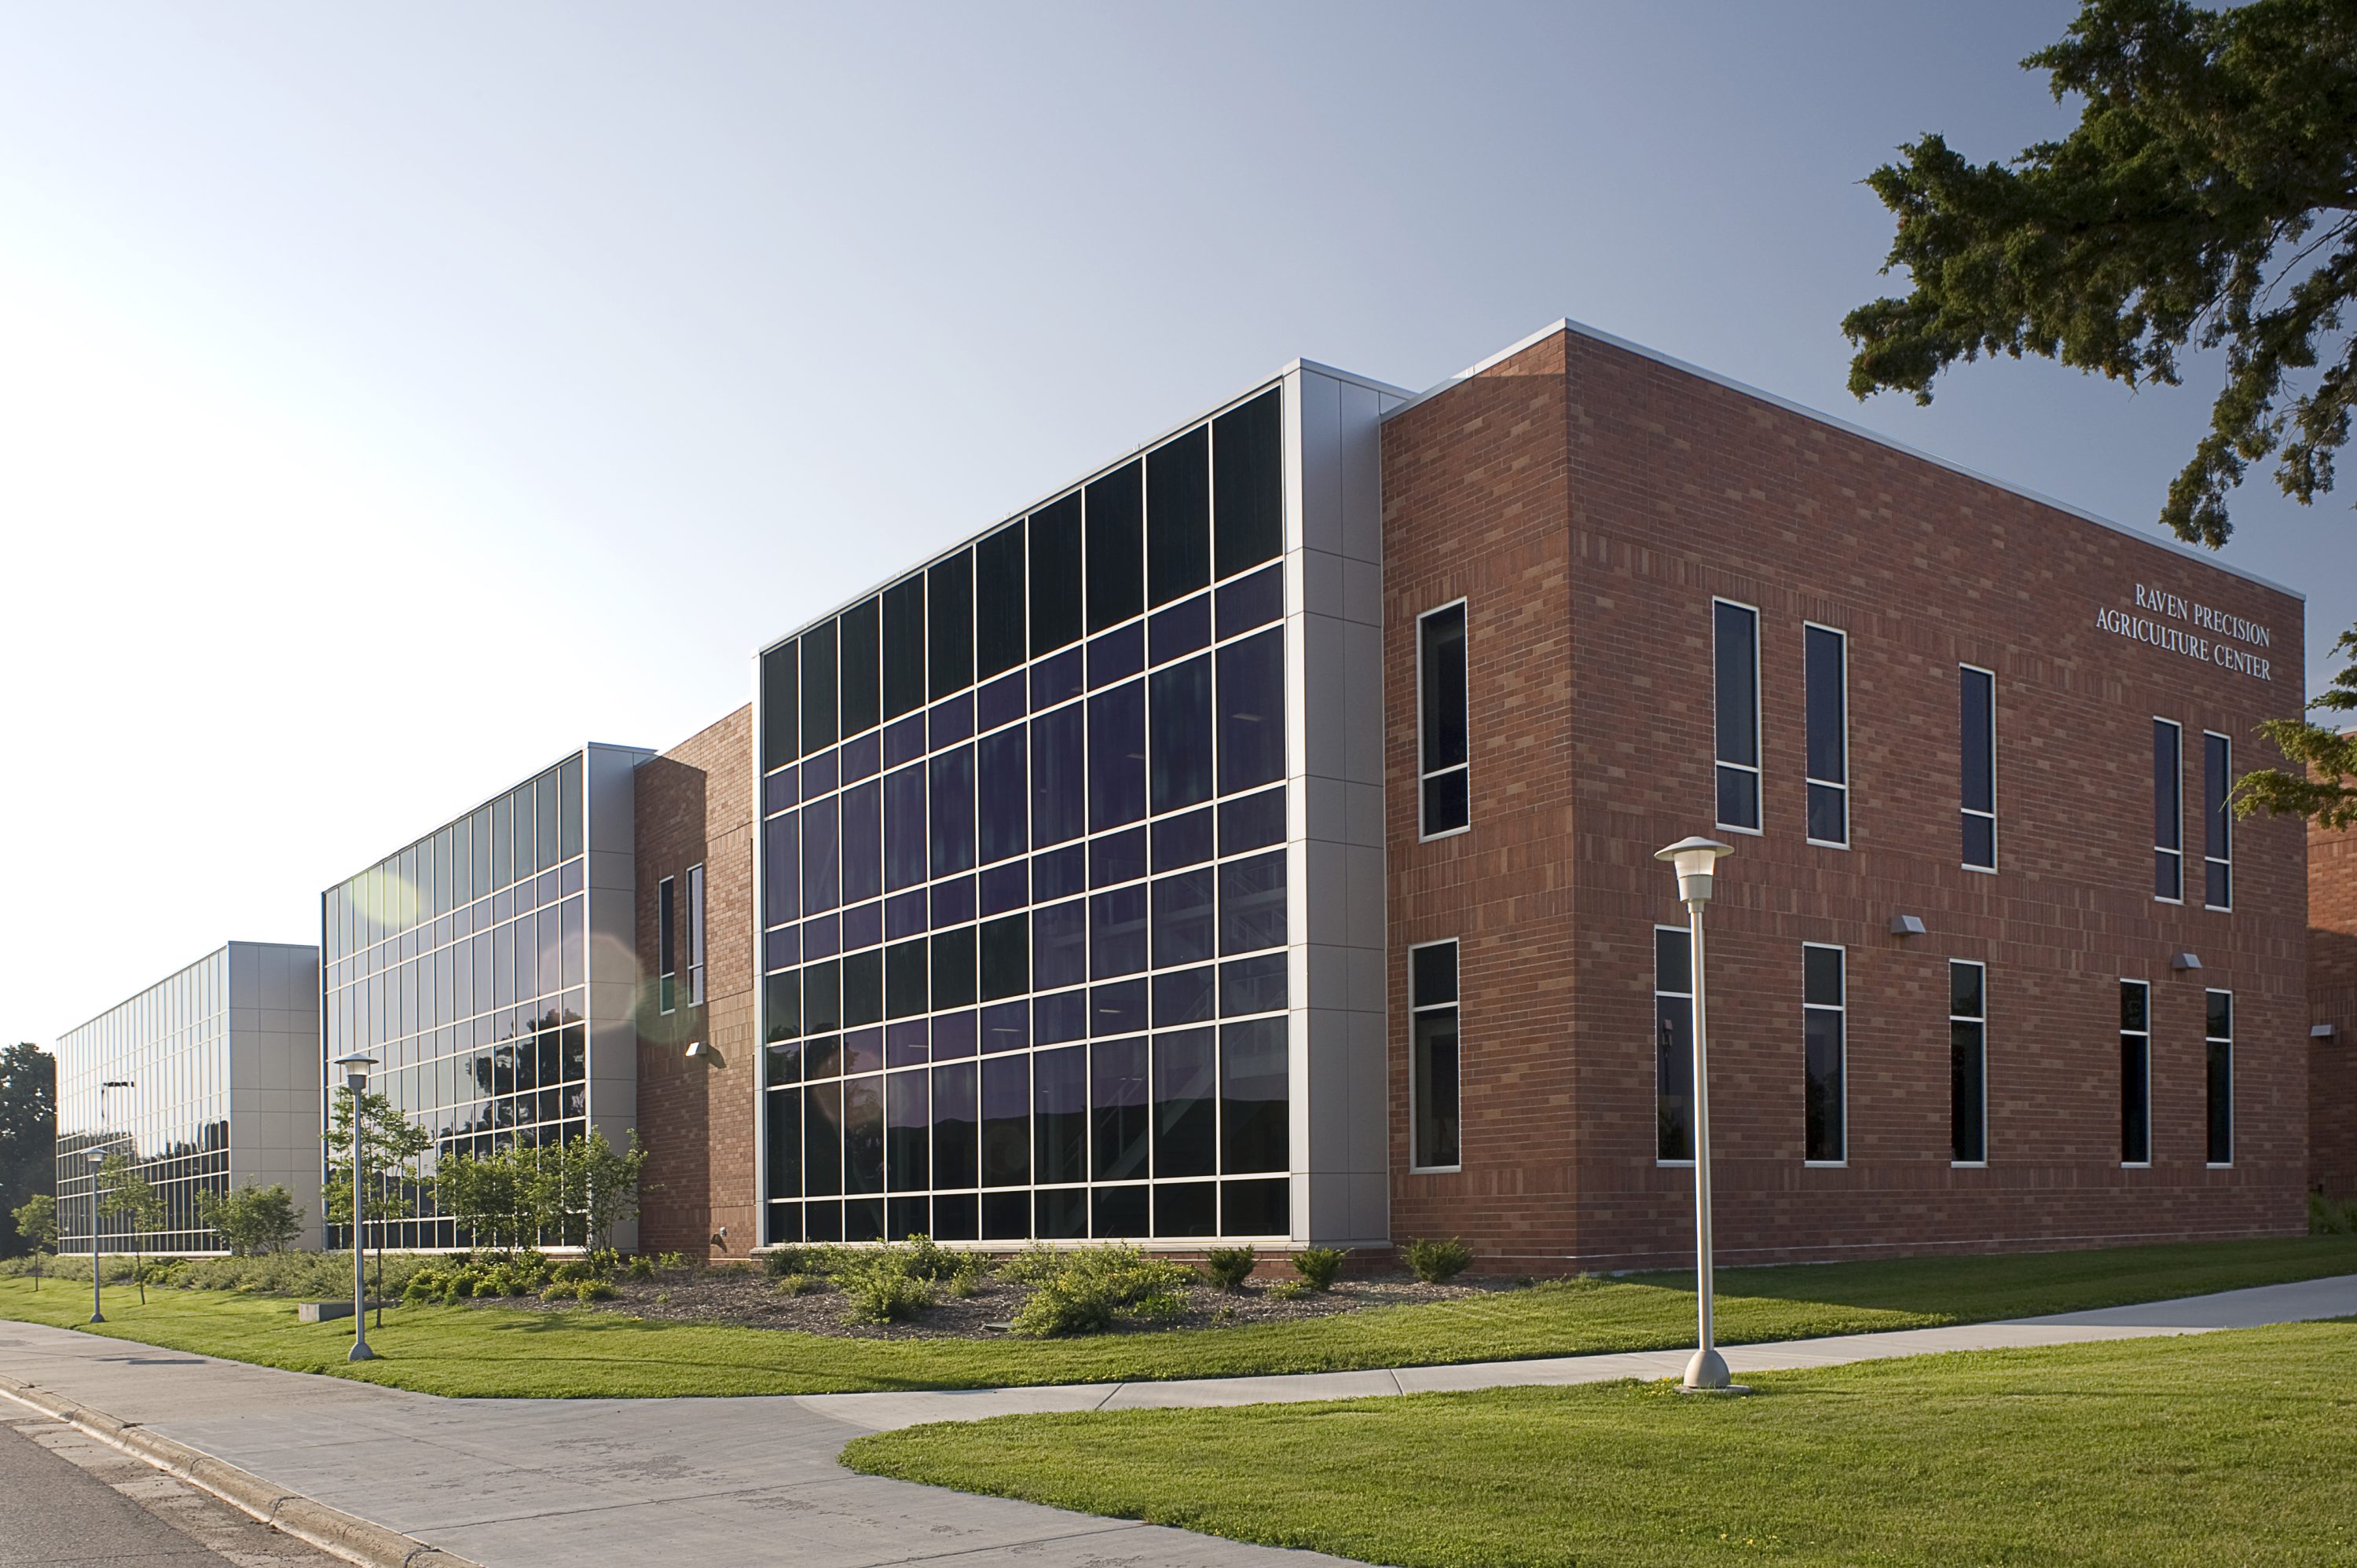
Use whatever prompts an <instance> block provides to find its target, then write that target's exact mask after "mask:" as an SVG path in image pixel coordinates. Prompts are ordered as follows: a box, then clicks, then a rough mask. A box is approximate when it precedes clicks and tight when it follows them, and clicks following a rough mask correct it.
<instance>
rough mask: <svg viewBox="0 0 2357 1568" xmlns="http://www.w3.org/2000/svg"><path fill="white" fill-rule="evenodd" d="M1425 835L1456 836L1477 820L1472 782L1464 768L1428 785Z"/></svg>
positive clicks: (1425, 804)
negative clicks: (1463, 828)
mask: <svg viewBox="0 0 2357 1568" xmlns="http://www.w3.org/2000/svg"><path fill="white" fill-rule="evenodd" d="M1423 800H1424V831H1425V832H1426V833H1427V834H1430V833H1445V832H1454V831H1455V830H1457V829H1458V828H1461V827H1464V826H1466V825H1467V824H1468V823H1469V822H1472V820H1473V794H1472V778H1471V775H1469V774H1468V773H1467V772H1466V771H1465V769H1463V768H1451V769H1450V770H1449V771H1448V772H1447V773H1436V774H1434V775H1433V776H1432V777H1431V778H1429V779H1426V780H1425V781H1424V794H1423Z"/></svg>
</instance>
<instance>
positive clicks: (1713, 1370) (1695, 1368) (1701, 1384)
mask: <svg viewBox="0 0 2357 1568" xmlns="http://www.w3.org/2000/svg"><path fill="white" fill-rule="evenodd" d="M1678 1392H1680V1393H1682V1394H1748V1393H1749V1392H1750V1389H1749V1388H1748V1387H1746V1386H1745V1385H1743V1384H1741V1383H1738V1382H1735V1381H1733V1380H1731V1379H1730V1377H1729V1376H1728V1373H1727V1358H1726V1357H1724V1356H1722V1355H1720V1354H1719V1353H1718V1352H1717V1350H1716V1349H1709V1350H1697V1351H1695V1353H1694V1359H1693V1360H1691V1361H1688V1362H1687V1363H1686V1379H1685V1381H1684V1382H1683V1383H1680V1384H1679V1385H1678Z"/></svg>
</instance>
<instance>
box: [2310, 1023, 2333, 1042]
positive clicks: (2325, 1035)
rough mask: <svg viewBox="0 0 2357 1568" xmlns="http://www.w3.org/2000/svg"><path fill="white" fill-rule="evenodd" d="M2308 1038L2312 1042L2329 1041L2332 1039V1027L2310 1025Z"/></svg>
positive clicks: (2327, 1025)
mask: <svg viewBox="0 0 2357 1568" xmlns="http://www.w3.org/2000/svg"><path fill="white" fill-rule="evenodd" d="M2308 1037H2309V1039H2311V1040H2329V1039H2330V1038H2332V1026H2331V1025H2330V1024H2310V1025H2309V1026H2308Z"/></svg>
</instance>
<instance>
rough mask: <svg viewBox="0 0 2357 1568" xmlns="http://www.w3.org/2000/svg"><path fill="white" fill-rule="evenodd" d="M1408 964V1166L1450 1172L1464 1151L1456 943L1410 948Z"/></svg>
mask: <svg viewBox="0 0 2357 1568" xmlns="http://www.w3.org/2000/svg"><path fill="white" fill-rule="evenodd" d="M1407 962H1408V1014H1409V1017H1410V1020H1411V1022H1410V1025H1409V1027H1410V1028H1411V1029H1413V1030H1414V1031H1415V1083H1414V1085H1413V1088H1414V1092H1415V1148H1414V1149H1413V1150H1411V1151H1410V1156H1411V1157H1410V1159H1409V1164H1410V1165H1414V1166H1415V1168H1416V1169H1418V1170H1455V1169H1457V1168H1458V1164H1459V1163H1460V1161H1461V1159H1462V1156H1463V1154H1464V1150H1463V1147H1462V1146H1461V1144H1460V1143H1459V1139H1458V1129H1459V1123H1458V1092H1459V1079H1458V1043H1457V944H1456V942H1455V941H1453V940H1452V941H1445V942H1427V943H1426V944H1425V945H1423V946H1422V947H1415V948H1410V949H1409V950H1408V955H1407Z"/></svg>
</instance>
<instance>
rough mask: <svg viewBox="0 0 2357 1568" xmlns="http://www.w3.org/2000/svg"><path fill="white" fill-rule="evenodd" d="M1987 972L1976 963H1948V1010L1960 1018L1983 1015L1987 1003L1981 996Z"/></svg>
mask: <svg viewBox="0 0 2357 1568" xmlns="http://www.w3.org/2000/svg"><path fill="white" fill-rule="evenodd" d="M1985 975H1986V971H1985V970H1983V969H1982V968H1981V966H1980V965H1979V964H1976V963H1951V964H1949V965H1948V1011H1949V1012H1950V1013H1951V1014H1953V1015H1955V1016H1957V1017H1959V1018H1978V1017H1980V1016H1982V1008H1983V1007H1984V1005H1985V1004H1984V1002H1983V1000H1982V997H1981V984H1982V981H1983V977H1984V976H1985Z"/></svg>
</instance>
